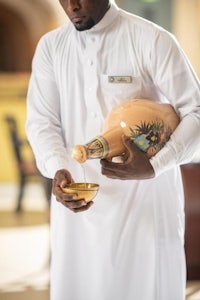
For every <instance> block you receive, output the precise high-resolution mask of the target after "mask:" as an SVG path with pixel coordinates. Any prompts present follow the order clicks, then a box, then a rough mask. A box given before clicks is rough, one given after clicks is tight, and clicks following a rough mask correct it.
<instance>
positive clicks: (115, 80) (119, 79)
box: [108, 76, 132, 83]
mask: <svg viewBox="0 0 200 300" xmlns="http://www.w3.org/2000/svg"><path fill="white" fill-rule="evenodd" d="M108 82H110V83H131V82H132V76H108Z"/></svg>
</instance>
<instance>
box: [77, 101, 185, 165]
mask: <svg viewBox="0 0 200 300" xmlns="http://www.w3.org/2000/svg"><path fill="white" fill-rule="evenodd" d="M178 123H179V117H178V116H177V114H176V112H175V110H174V109H173V107H172V106H171V105H170V104H163V103H157V102H154V101H152V100H148V99H133V100H129V101H125V102H122V103H120V104H118V105H117V106H116V107H115V108H114V109H113V110H112V111H111V112H110V114H109V115H108V117H107V118H106V121H105V124H104V128H103V132H102V133H100V134H99V135H98V136H96V137H95V138H94V139H93V140H91V141H90V142H88V143H86V144H85V145H77V146H75V147H74V149H73V151H72V157H73V158H74V159H75V160H77V161H78V162H79V163H83V162H85V161H86V160H87V159H102V158H106V159H112V158H113V157H117V156H123V155H125V152H126V149H125V147H124V145H123V142H122V136H123V135H126V136H128V137H129V138H130V139H131V140H132V141H133V142H134V143H135V144H136V145H137V147H138V148H139V149H140V150H141V151H143V152H145V153H146V155H147V156H148V157H149V158H150V157H152V156H153V155H155V154H156V153H157V152H158V151H159V150H160V149H161V148H163V146H164V145H165V144H166V142H167V141H168V140H169V138H170V135H171V134H172V133H173V131H174V130H175V128H176V127H177V125H178Z"/></svg>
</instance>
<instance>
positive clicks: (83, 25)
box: [74, 18, 95, 31]
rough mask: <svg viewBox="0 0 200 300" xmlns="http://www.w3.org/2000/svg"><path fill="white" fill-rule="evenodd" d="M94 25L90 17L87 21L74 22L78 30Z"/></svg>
mask: <svg viewBox="0 0 200 300" xmlns="http://www.w3.org/2000/svg"><path fill="white" fill-rule="evenodd" d="M94 25H95V23H94V20H93V19H92V18H90V19H88V21H87V23H84V24H82V23H80V24H78V23H76V24H74V26H75V28H76V29H77V30H78V31H84V30H88V29H90V28H92V27H93V26H94Z"/></svg>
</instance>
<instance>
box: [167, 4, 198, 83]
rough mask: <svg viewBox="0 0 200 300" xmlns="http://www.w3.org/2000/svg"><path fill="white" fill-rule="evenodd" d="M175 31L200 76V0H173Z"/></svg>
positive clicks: (173, 25) (173, 26)
mask: <svg viewBox="0 0 200 300" xmlns="http://www.w3.org/2000/svg"><path fill="white" fill-rule="evenodd" d="M172 11H173V18H172V20H173V24H172V28H173V33H174V34H175V35H176V37H177V38H178V40H179V42H180V44H181V46H182V47H183V49H184V51H185V53H186V54H187V56H188V57H189V59H190V61H191V63H192V65H193V67H194V68H195V70H196V72H197V74H198V76H199V77H200V0H174V1H173V10H172Z"/></svg>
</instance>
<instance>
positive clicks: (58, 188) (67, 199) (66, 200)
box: [52, 169, 93, 212]
mask: <svg viewBox="0 0 200 300" xmlns="http://www.w3.org/2000/svg"><path fill="white" fill-rule="evenodd" d="M71 182H74V180H73V179H72V176H71V174H70V172H69V171H67V170H65V169H62V170H58V171H57V172H56V174H55V177H54V179H53V189H52V192H53V194H54V195H55V196H56V200H57V201H58V202H60V203H62V204H63V205H64V206H65V207H67V208H69V209H70V210H72V211H73V212H81V211H85V210H87V209H88V208H90V206H91V205H92V204H93V202H92V201H91V202H88V203H87V202H86V201H85V200H84V199H79V200H76V199H77V195H76V194H67V193H64V192H63V190H62V188H64V187H66V185H67V184H69V183H71Z"/></svg>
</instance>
